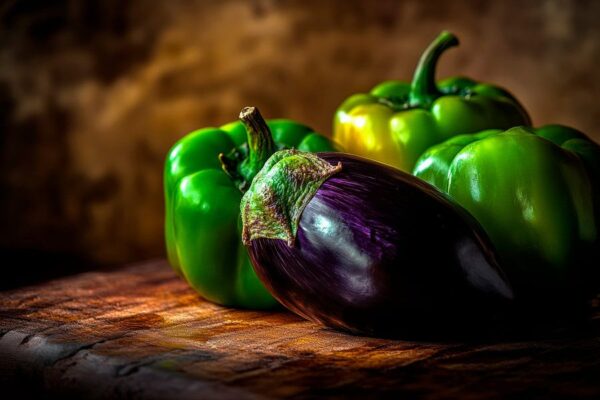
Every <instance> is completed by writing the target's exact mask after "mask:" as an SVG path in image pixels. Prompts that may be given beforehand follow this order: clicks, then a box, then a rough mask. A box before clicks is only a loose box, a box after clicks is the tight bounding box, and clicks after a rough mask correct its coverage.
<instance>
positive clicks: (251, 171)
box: [239, 107, 275, 185]
mask: <svg viewBox="0 0 600 400" xmlns="http://www.w3.org/2000/svg"><path fill="white" fill-rule="evenodd" d="M240 120H241V121H242V123H243V124H244V126H245V127H246V133H247V135H248V157H247V158H246V159H245V160H244V161H243V162H242V164H241V165H240V171H239V172H240V174H241V175H242V176H243V178H244V180H245V181H246V183H247V184H248V185H249V184H250V183H251V182H252V179H254V177H255V176H256V174H257V173H258V171H260V170H261V168H262V167H263V165H264V164H265V163H266V162H267V160H268V159H269V157H271V155H272V154H273V153H274V152H275V142H274V141H273V136H272V135H271V130H270V129H269V127H268V126H267V123H266V121H265V120H264V118H263V117H262V115H261V114H260V111H258V108H256V107H244V108H243V109H242V111H241V112H240Z"/></svg>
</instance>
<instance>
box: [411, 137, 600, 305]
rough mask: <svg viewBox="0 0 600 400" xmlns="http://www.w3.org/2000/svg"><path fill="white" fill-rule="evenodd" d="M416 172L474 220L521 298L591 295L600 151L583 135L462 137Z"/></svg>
mask: <svg viewBox="0 0 600 400" xmlns="http://www.w3.org/2000/svg"><path fill="white" fill-rule="evenodd" d="M413 173H414V174H415V175H416V176H417V177H419V178H422V179H424V180H425V181H427V182H429V183H431V184H432V185H434V186H436V187H437V188H438V189H440V190H441V191H442V192H445V193H447V194H449V195H450V196H451V197H452V198H453V199H454V200H455V201H457V202H458V203H459V204H460V205H462V206H463V207H465V208H466V209H467V210H468V211H470V212H471V214H473V216H474V217H475V218H476V219H477V220H479V222H480V223H481V225H482V226H483V228H484V229H485V231H486V232H487V234H488V235H489V236H490V238H491V239H492V242H493V243H494V245H495V246H496V249H497V250H498V255H499V259H500V261H501V264H502V266H503V267H504V269H505V271H506V272H507V274H508V276H509V278H510V279H511V281H512V282H513V285H514V287H515V291H516V293H517V295H518V296H519V295H520V296H521V298H522V299H526V300H533V301H546V300H547V299H548V298H554V299H559V298H562V299H565V298H567V296H570V298H572V297H573V293H579V294H582V293H586V292H589V291H591V290H595V289H596V284H597V283H598V272H599V270H600V239H599V235H600V195H599V194H600V146H598V145H597V144H595V143H594V142H592V141H591V140H590V139H588V138H587V137H586V136H585V135H584V134H583V133H581V132H579V131H577V130H575V129H572V128H568V127H565V126H560V125H548V126H544V127H541V128H538V129H533V128H527V127H515V128H512V129H510V130H507V131H501V130H487V131H483V132H481V133H478V134H475V135H459V136H455V137H453V138H451V139H449V140H447V141H446V142H444V143H441V144H438V145H436V146H433V147H431V148H430V149H429V150H427V151H426V152H425V153H424V154H423V155H422V156H421V158H420V159H419V160H418V161H417V164H416V166H415V169H414V171H413ZM582 288H587V289H586V290H581V289H582ZM569 293H570V295H569ZM544 295H547V296H544Z"/></svg>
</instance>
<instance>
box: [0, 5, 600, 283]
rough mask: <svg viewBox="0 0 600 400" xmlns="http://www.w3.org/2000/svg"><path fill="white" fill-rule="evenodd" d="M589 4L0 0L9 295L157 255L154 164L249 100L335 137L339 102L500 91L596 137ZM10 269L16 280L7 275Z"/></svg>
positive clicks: (3, 230) (594, 43) (599, 46)
mask: <svg viewBox="0 0 600 400" xmlns="http://www.w3.org/2000/svg"><path fill="white" fill-rule="evenodd" d="M599 16H600V2H599V1H592V0H590V1H562V0H538V1H526V2H525V1H522V0H520V1H518V0H517V1H514V0H513V1H502V2H492V1H457V0H452V1H448V0H446V1H427V2H425V1H418V0H408V1H366V0H365V1H347V0H337V1H307V0H297V1H268V0H265V1H260V0H256V1H245V0H238V1H234V0H232V1H223V0H221V1H208V0H207V1H177V0H174V1H150V0H131V1H123V0H103V1H92V0H88V1H78V0H72V1H66V0H63V1H59V0H57V1H25V0H22V1H14V0H13V1H10V0H9V1H7V0H5V1H3V2H2V3H0V125H1V139H0V140H1V157H0V162H1V172H0V184H1V194H2V196H1V203H0V217H1V219H0V221H1V224H0V249H1V250H2V254H3V257H4V259H5V260H10V263H5V262H3V263H2V264H3V265H5V269H7V270H9V272H8V274H9V277H5V278H4V279H3V281H2V282H3V286H7V285H10V284H11V283H18V282H24V281H30V280H32V279H33V280H35V279H36V278H40V277H43V276H49V275H52V274H55V273H57V272H60V273H64V272H72V271H74V270H76V269H79V268H89V267H92V266H97V265H112V264H116V263H121V262H127V261H132V260H138V259H145V258H150V257H156V256H161V255H163V254H164V250H163V236H162V223H163V220H162V215H163V210H162V208H163V200H162V181H161V179H162V176H161V175H162V163H163V159H164V156H165V154H166V152H167V150H168V149H169V147H170V146H171V145H172V144H173V143H174V142H175V140H177V139H178V138H180V137H182V136H183V135H184V134H186V133H187V132H189V131H191V130H193V129H195V128H199V127H204V126H210V125H219V124H222V123H225V122H228V121H230V120H233V119H235V118H236V116H237V114H238V112H239V110H240V108H241V107H243V106H245V105H257V106H259V108H260V109H261V110H262V112H263V114H264V115H265V116H266V117H269V118H273V117H282V116H286V117H290V118H294V119H298V120H301V121H304V122H305V123H307V124H309V125H312V126H313V127H315V128H317V129H318V130H320V131H322V132H324V133H329V130H330V125H331V117H332V113H333V112H334V110H335V108H336V106H338V105H339V103H340V102H341V101H342V100H343V99H344V98H345V97H346V96H348V95H350V94H351V93H354V92H359V91H366V90H368V89H370V88H371V87H372V86H373V85H374V84H376V83H377V82H379V81H382V80H385V79H410V78H411V75H412V71H413V68H414V66H415V64H416V62H417V59H418V57H419V55H420V53H421V51H422V50H423V49H424V47H425V46H426V45H427V44H428V43H429V41H430V40H431V39H433V38H434V37H435V36H436V35H437V33H439V31H441V30H442V29H449V30H452V31H454V32H455V33H456V34H458V36H459V37H460V39H461V42H462V44H461V46H460V47H459V48H458V49H453V50H451V51H449V52H448V53H447V54H446V55H445V56H444V58H443V61H442V63H441V66H440V68H439V70H438V72H439V74H438V75H439V76H440V77H444V76H448V75H458V74H461V75H467V76H472V77H473V78H476V79H480V80H484V81H491V82H496V83H498V84H500V85H502V86H505V87H507V88H509V89H510V90H511V91H512V92H513V93H514V94H515V95H516V96H517V97H518V98H519V99H521V101H522V102H523V103H524V104H525V106H526V107H528V109H529V110H530V112H531V115H532V117H533V120H534V122H535V124H544V123H549V122H558V123H564V124H570V125H572V126H574V127H576V128H579V129H582V130H583V131H585V132H587V133H588V134H589V135H591V136H592V137H594V138H595V139H596V140H600V129H599V128H598V126H597V124H598V123H600V107H599V106H598V102H597V101H598V99H597V98H598V97H600V69H599V68H598V65H599V64H600V24H599V23H598V17H599ZM11 274H12V275H11Z"/></svg>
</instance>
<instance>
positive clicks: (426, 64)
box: [410, 31, 458, 108]
mask: <svg viewBox="0 0 600 400" xmlns="http://www.w3.org/2000/svg"><path fill="white" fill-rule="evenodd" d="M454 46H458V38H457V37H456V36H454V34H452V33H450V32H448V31H443V32H442V33H440V35H439V36H438V37H437V38H436V39H435V40H434V41H433V42H431V44H430V45H429V47H427V49H425V52H424V53H423V55H422V56H421V58H420V59H419V64H418V65H417V68H416V69H415V75H414V76H413V80H412V84H411V90H410V105H411V106H413V107H423V108H428V107H429V106H430V105H431V103H433V101H434V100H435V99H437V98H438V97H440V96H441V95H442V93H441V92H440V91H439V89H438V87H437V85H436V84H435V68H436V65H437V62H438V59H439V58H440V55H441V54H442V53H443V52H444V51H446V50H448V49H449V48H451V47H454Z"/></svg>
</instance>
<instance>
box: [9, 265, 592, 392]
mask: <svg viewBox="0 0 600 400" xmlns="http://www.w3.org/2000/svg"><path fill="white" fill-rule="evenodd" d="M11 267H14V266H11ZM0 296H1V297H0V380H2V381H3V382H1V383H2V384H3V388H6V385H9V386H18V387H20V388H21V390H23V391H24V392H25V393H28V394H36V393H37V394H38V395H39V394H41V393H43V394H44V395H45V396H46V397H47V396H48V395H49V394H52V395H55V396H62V397H64V396H67V397H73V398H80V397H83V396H85V397H91V398H143V399H168V398H177V399H188V398H190V399H191V398H216V399H254V398H282V397H285V398H294V399H296V398H309V397H314V396H319V397H324V398H365V397H367V398H384V397H394V398H398V397H406V398H416V397H419V398H427V399H442V398H457V397H459V398H464V399H494V398H515V399H516V398H519V399H520V398H528V399H529V398H539V399H547V398H569V399H575V398H589V399H598V398H600V333H599V332H600V323H599V322H598V321H599V317H600V307H599V306H598V304H597V303H598V302H597V301H596V304H595V305H594V309H593V314H592V318H591V322H590V327H589V329H588V330H585V331H584V332H576V333H572V332H571V333H570V334H565V335H563V336H560V335H559V336H558V337H552V338H547V339H542V340H540V339H538V340H529V341H524V340H521V341H518V340H517V341H515V340H513V341H502V342H493V343H479V344H473V343H471V344H466V343H419V342H410V341H401V340H386V339H374V338H367V337H357V336H350V335H346V334H343V333H338V332H334V331H331V330H328V329H324V328H321V327H319V326H317V325H315V324H313V323H310V322H306V321H304V320H302V319H300V318H298V317H296V316H294V315H291V314H289V313H286V312H283V311H282V312H272V313H266V312H252V311H242V310H233V309H226V308H222V307H219V306H216V305H213V304H210V303H208V302H206V301H203V300H202V299H200V298H199V297H198V296H197V295H196V294H195V292H193V291H192V290H191V289H189V288H188V286H187V285H186V284H185V283H184V282H183V281H182V280H180V279H179V278H178V277H177V276H176V275H175V274H174V273H173V272H172V271H171V270H170V268H169V267H168V265H167V264H166V262H164V261H151V262H147V263H142V264H137V265H130V266H126V267H123V268H119V269H116V270H111V271H104V272H93V273H84V274H80V275H76V276H72V277H67V278H64V279H60V280H55V281H51V282H49V283H46V284H41V285H37V286H32V287H27V288H22V289H18V290H14V291H11V292H4V293H2V294H1V295H0ZM399 395H402V396H399Z"/></svg>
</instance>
